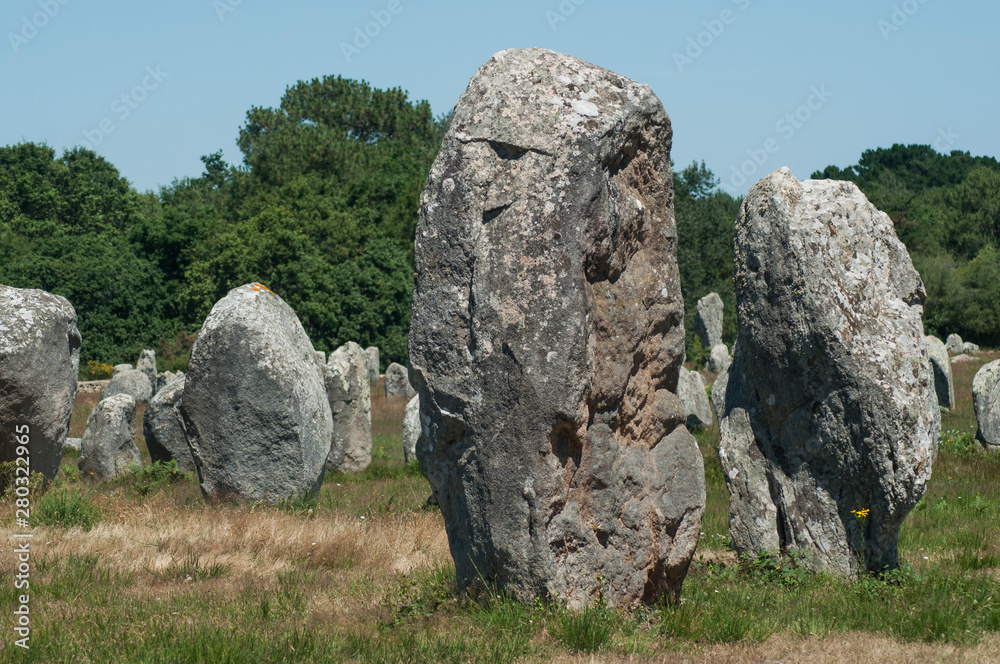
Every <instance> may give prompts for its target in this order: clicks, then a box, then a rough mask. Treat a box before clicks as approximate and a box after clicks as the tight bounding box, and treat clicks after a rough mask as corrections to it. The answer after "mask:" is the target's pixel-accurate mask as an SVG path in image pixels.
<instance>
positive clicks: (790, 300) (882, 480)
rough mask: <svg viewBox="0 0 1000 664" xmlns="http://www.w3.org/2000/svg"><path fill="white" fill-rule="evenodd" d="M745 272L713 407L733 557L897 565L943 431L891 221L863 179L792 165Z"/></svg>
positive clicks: (743, 216) (774, 191) (755, 221)
mask: <svg viewBox="0 0 1000 664" xmlns="http://www.w3.org/2000/svg"><path fill="white" fill-rule="evenodd" d="M734 276H735V286H736V301H737V322H738V325H739V343H738V344H737V346H736V350H735V353H734V357H733V361H732V364H731V365H730V366H729V368H728V376H726V375H725V374H724V375H723V376H720V378H719V380H718V381H717V382H716V386H717V389H716V388H713V400H716V404H717V409H718V410H719V414H720V415H721V417H720V420H721V422H720V431H721V443H720V447H719V457H720V459H721V461H722V469H723V474H724V475H725V477H726V483H727V485H728V487H729V494H730V517H729V530H730V534H731V536H732V538H733V542H734V543H735V545H736V549H737V551H739V552H740V553H746V554H751V555H754V554H757V553H759V552H763V551H775V550H778V549H782V548H789V549H802V550H804V551H805V552H806V553H807V554H808V556H807V558H806V562H807V563H808V564H810V565H811V566H813V567H815V568H818V569H823V570H827V571H829V572H832V573H835V574H839V575H844V576H848V575H852V574H856V573H858V572H861V571H864V568H867V571H882V570H884V569H885V568H890V569H891V568H895V567H896V566H897V565H898V556H897V548H896V545H897V540H898V535H899V527H900V524H901V523H902V521H903V519H904V518H905V517H906V515H907V513H909V511H910V510H911V509H912V508H913V506H914V505H916V503H917V501H918V500H919V499H920V497H921V496H922V495H923V493H924V490H925V489H926V483H927V480H928V479H929V478H930V475H931V464H932V463H933V461H934V457H935V454H936V452H937V441H938V439H939V437H940V429H941V422H940V411H939V409H938V403H937V396H936V395H935V391H934V379H933V374H932V372H931V366H930V361H929V359H928V355H927V349H926V346H925V344H924V340H923V325H922V323H921V315H922V313H923V301H924V287H923V283H922V282H921V280H920V276H919V275H918V274H917V272H916V270H914V269H913V264H912V263H911V262H910V257H909V255H908V254H907V253H906V248H905V247H904V246H903V244H902V243H901V242H900V241H899V240H898V239H896V234H895V232H894V231H893V228H892V222H891V221H890V220H889V217H888V216H886V215H885V214H884V213H882V212H880V211H878V210H877V209H876V208H875V207H874V206H873V205H872V204H871V203H869V202H868V200H867V199H866V198H865V197H864V195H863V194H862V193H861V191H859V190H858V188H857V187H856V186H855V185H854V184H852V183H849V182H838V181H832V180H808V181H805V182H802V183H799V182H798V181H797V180H796V179H795V177H794V176H793V175H792V174H791V172H790V171H789V170H788V169H787V168H782V169H780V170H778V171H775V172H773V173H771V174H770V175H768V176H767V177H766V178H764V179H763V180H761V181H760V182H758V183H757V184H756V185H754V187H753V188H752V189H751V190H750V193H749V194H748V196H747V198H746V200H745V201H744V203H743V207H742V209H741V211H740V216H739V219H738V220H737V222H736V242H735V263H734ZM865 510H868V511H867V512H866V511H865ZM859 512H860V513H861V514H862V515H865V514H867V516H859V515H858V513H859ZM862 556H863V561H864V563H863V566H862V564H861V562H860V560H859V558H861V557H862Z"/></svg>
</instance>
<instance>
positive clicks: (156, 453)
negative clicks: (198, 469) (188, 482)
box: [142, 378, 195, 473]
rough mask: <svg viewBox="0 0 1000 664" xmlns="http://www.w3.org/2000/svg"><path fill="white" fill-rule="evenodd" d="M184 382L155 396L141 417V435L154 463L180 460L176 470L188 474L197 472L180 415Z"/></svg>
mask: <svg viewBox="0 0 1000 664" xmlns="http://www.w3.org/2000/svg"><path fill="white" fill-rule="evenodd" d="M183 395H184V379H183V378H180V379H176V380H174V381H173V382H171V383H170V384H169V385H167V386H166V387H164V388H163V389H162V390H160V391H159V392H157V393H156V396H154V397H153V398H152V399H150V400H149V403H148V404H146V412H145V413H143V416H142V434H143V437H144V438H145V439H146V448H147V449H148V450H149V458H150V460H151V461H163V462H167V461H170V460H171V459H176V460H177V467H178V468H179V469H180V470H182V471H184V472H185V473H193V472H195V464H194V457H192V456H191V448H190V447H189V446H188V441H187V434H186V433H185V432H184V418H183V417H182V416H181V397H182V396H183Z"/></svg>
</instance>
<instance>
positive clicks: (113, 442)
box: [79, 394, 142, 481]
mask: <svg viewBox="0 0 1000 664" xmlns="http://www.w3.org/2000/svg"><path fill="white" fill-rule="evenodd" d="M135 405H136V404H135V399H133V398H132V397H130V396H129V395H127V394H115V395H113V396H110V397H107V398H105V399H101V401H100V402H98V404H97V405H96V406H94V410H93V411H91V413H90V418H89V419H88V420H87V430H86V431H85V432H84V434H83V440H82V441H81V442H80V466H79V467H80V472H81V473H84V474H90V475H93V476H94V478H95V479H98V480H102V481H103V480H110V479H114V478H115V477H118V476H119V475H121V474H123V473H124V472H126V471H127V470H128V467H129V466H132V465H139V464H141V463H142V458H141V457H140V456H139V448H138V447H136V445H135Z"/></svg>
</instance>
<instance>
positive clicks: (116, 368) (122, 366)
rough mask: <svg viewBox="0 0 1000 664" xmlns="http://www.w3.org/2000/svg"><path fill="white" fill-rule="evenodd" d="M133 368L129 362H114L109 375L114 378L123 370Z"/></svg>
mask: <svg viewBox="0 0 1000 664" xmlns="http://www.w3.org/2000/svg"><path fill="white" fill-rule="evenodd" d="M134 368H135V367H133V366H132V365H131V364H116V365H115V366H114V369H113V370H112V371H111V377H112V378H114V377H115V376H117V375H118V374H120V373H121V372H123V371H132V370H133V369H134Z"/></svg>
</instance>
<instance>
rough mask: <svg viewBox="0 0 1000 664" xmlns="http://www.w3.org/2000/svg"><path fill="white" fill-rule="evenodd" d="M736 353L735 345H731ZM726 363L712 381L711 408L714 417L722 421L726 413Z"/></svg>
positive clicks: (727, 369) (727, 376)
mask: <svg viewBox="0 0 1000 664" xmlns="http://www.w3.org/2000/svg"><path fill="white" fill-rule="evenodd" d="M735 354H736V347H735V346H733V355H735ZM731 364H732V363H731V362H730V364H727V365H726V366H725V367H723V368H722V371H720V372H719V375H718V376H716V377H715V382H714V383H712V410H714V411H715V417H716V418H718V420H719V422H720V423H721V422H722V416H723V415H725V413H726V387H728V385H729V367H730V366H731Z"/></svg>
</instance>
